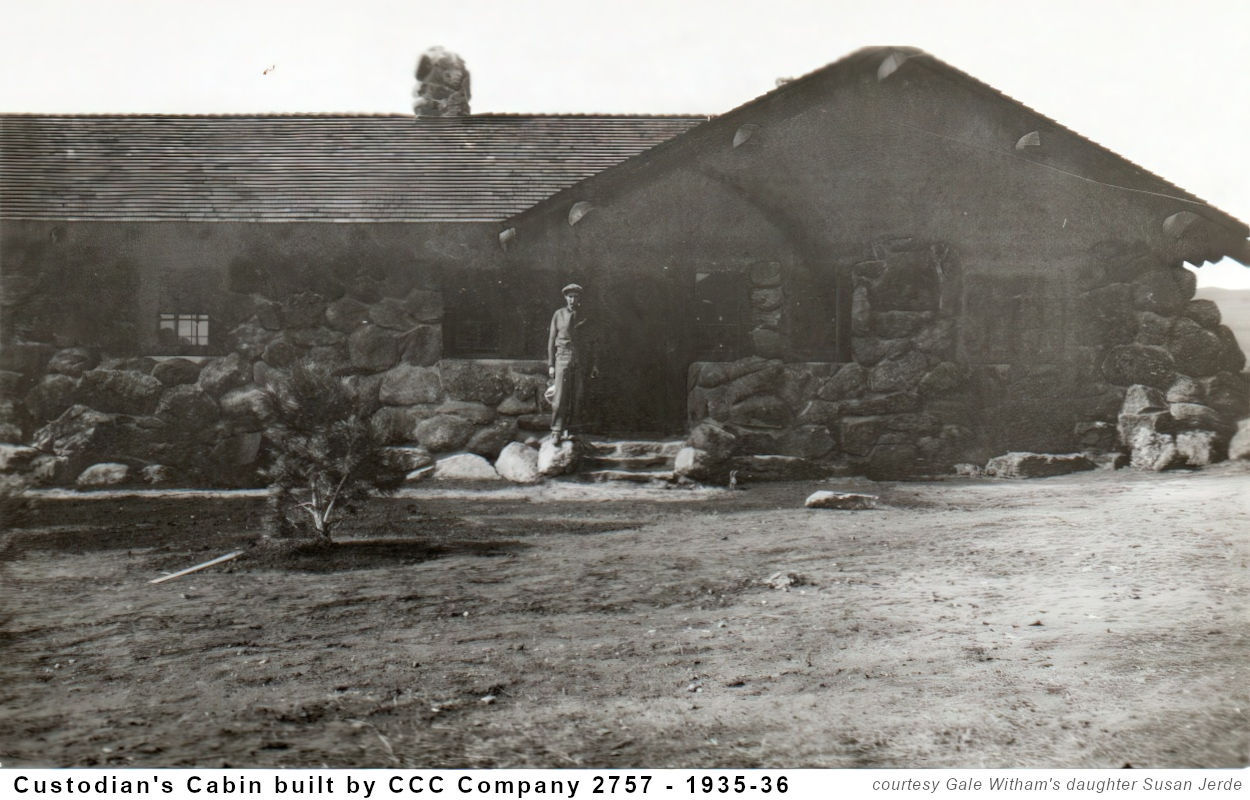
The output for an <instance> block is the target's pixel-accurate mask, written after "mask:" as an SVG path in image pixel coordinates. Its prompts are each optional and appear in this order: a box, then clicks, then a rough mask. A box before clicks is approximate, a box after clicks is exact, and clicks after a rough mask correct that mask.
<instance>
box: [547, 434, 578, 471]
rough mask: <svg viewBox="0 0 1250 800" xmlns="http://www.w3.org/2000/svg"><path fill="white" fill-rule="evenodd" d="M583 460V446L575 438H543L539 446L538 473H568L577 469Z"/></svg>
mask: <svg viewBox="0 0 1250 800" xmlns="http://www.w3.org/2000/svg"><path fill="white" fill-rule="evenodd" d="M580 462H581V448H580V447H579V446H578V445H577V442H576V441H575V440H573V439H565V440H563V441H559V442H557V441H556V440H555V438H554V437H551V436H549V437H547V438H545V439H543V442H542V445H541V446H540V447H539V448H538V473H539V474H540V475H544V476H548V477H550V476H554V475H567V474H569V473H571V472H575V471H577V466H578V464H579V463H580Z"/></svg>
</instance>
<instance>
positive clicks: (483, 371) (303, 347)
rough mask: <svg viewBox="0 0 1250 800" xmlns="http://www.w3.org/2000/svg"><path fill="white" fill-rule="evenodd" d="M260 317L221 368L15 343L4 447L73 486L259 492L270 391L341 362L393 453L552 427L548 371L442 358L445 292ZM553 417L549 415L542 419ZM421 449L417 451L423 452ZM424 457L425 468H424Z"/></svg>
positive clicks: (282, 305) (287, 306) (49, 478)
mask: <svg viewBox="0 0 1250 800" xmlns="http://www.w3.org/2000/svg"><path fill="white" fill-rule="evenodd" d="M251 303H252V308H253V310H254V313H253V314H252V315H251V316H250V317H249V318H248V319H247V320H246V321H245V322H243V323H242V324H241V325H239V326H237V327H236V328H235V329H234V330H233V331H232V332H231V334H230V341H231V346H232V350H233V352H231V353H230V354H229V355H227V356H224V357H220V358H209V359H195V358H181V357H175V358H159V359H158V358H146V357H144V358H125V359H122V358H108V357H107V356H106V355H104V354H101V353H99V352H97V351H94V350H91V349H88V348H66V349H60V350H58V349H56V348H55V347H53V346H51V345H46V344H30V343H24V344H16V345H12V346H10V347H6V348H5V351H4V353H3V356H0V361H2V363H0V367H2V368H3V369H2V370H0V392H2V393H3V395H2V396H3V399H2V400H0V440H3V441H5V442H9V443H13V444H18V443H28V444H29V445H30V446H31V447H33V448H34V451H33V452H28V451H23V452H24V453H25V455H24V456H23V459H24V460H25V461H26V462H28V463H27V464H26V466H27V467H28V468H29V469H30V470H31V471H32V472H33V473H34V474H35V476H36V477H37V478H38V479H39V480H41V481H44V482H48V483H70V482H73V481H74V480H76V479H77V478H78V477H79V475H80V474H81V473H82V472H83V470H85V469H86V468H88V467H89V466H91V465H93V464H96V463H101V462H113V463H121V464H125V465H127V466H129V467H131V470H132V479H133V478H136V477H137V475H138V473H139V472H141V471H143V470H146V471H145V472H144V475H145V477H149V478H150V479H152V480H155V479H157V476H159V479H160V480H171V479H172V480H177V481H179V482H183V483H204V482H207V483H212V484H223V485H252V484H257V483H258V482H259V480H260V479H259V477H258V475H257V472H256V470H257V468H258V466H259V464H260V462H261V461H262V459H263V453H262V450H263V438H264V430H265V419H264V403H263V402H262V395H261V392H260V387H261V386H262V385H264V384H265V383H266V381H267V378H268V377H269V376H270V375H271V374H272V373H273V372H274V371H275V370H281V369H283V368H285V367H288V366H290V365H291V364H292V363H294V362H295V361H296V360H298V359H305V358H307V359H311V360H314V361H318V362H323V363H326V364H328V365H331V366H332V367H333V368H334V369H335V370H336V371H337V372H338V373H339V374H341V375H343V376H344V377H345V378H346V379H347V380H349V381H350V382H351V383H352V385H353V386H354V387H355V389H356V391H357V392H359V393H360V394H361V396H362V397H363V398H365V401H366V403H367V404H368V406H369V407H370V408H372V409H373V416H372V420H373V424H374V427H375V430H376V431H377V433H378V435H379V437H380V438H381V439H382V440H383V441H384V442H386V443H387V444H393V445H405V446H409V448H410V450H409V452H408V454H407V456H406V457H407V458H408V459H409V460H411V459H413V458H414V454H417V455H419V454H420V453H421V452H422V451H424V453H426V454H428V455H430V456H434V455H438V454H441V453H449V452H461V451H464V452H469V453H475V454H478V455H481V456H483V457H486V458H494V457H496V456H497V455H498V454H499V452H500V451H501V450H502V449H503V448H504V446H505V445H507V444H508V443H509V442H512V441H514V440H520V441H524V440H526V439H529V438H532V437H536V436H539V435H541V433H542V432H544V431H546V430H547V429H548V427H549V422H550V418H549V411H548V409H547V407H545V405H544V403H545V401H544V400H543V398H542V393H543V390H544V389H545V387H546V365H545V364H544V363H543V362H540V361H467V360H451V359H443V358H442V357H441V356H442V321H443V305H442V296H441V294H440V293H439V292H437V291H433V290H426V289H414V290H412V291H411V292H410V293H408V294H407V295H406V296H405V297H403V298H381V299H377V300H375V301H374V302H365V301H364V300H361V299H358V298H356V297H352V296H344V297H341V298H339V299H337V300H334V301H332V302H327V301H326V299H325V298H323V297H322V296H320V295H318V294H316V293H313V292H307V291H306V292H300V293H297V294H294V295H291V296H290V297H288V298H286V299H285V300H284V301H282V302H275V301H271V300H267V299H265V298H263V297H259V296H253V297H252V298H251ZM544 411H548V413H544ZM411 448H419V450H413V449H411ZM418 460H419V459H418Z"/></svg>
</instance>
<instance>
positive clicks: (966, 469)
mask: <svg viewBox="0 0 1250 800" xmlns="http://www.w3.org/2000/svg"><path fill="white" fill-rule="evenodd" d="M952 469H953V470H954V472H955V474H956V475H958V476H959V477H961V478H980V477H982V476H983V475H984V474H985V470H984V469H983V468H982V467H981V466H980V465H979V464H956V465H955V466H954V467H952Z"/></svg>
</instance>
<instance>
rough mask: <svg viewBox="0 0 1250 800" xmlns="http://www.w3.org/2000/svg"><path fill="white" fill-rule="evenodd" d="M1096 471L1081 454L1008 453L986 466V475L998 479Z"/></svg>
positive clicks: (1042, 476)
mask: <svg viewBox="0 0 1250 800" xmlns="http://www.w3.org/2000/svg"><path fill="white" fill-rule="evenodd" d="M1091 469H1094V462H1092V461H1090V460H1089V459H1088V458H1086V457H1085V456H1084V455H1083V454H1081V453H1067V454H1062V455H1057V454H1053V453H1006V454H1004V455H1001V456H995V457H994V458H991V459H990V460H989V463H987V464H986V465H985V474H986V475H990V476H993V477H996V478H1048V477H1051V476H1054V475H1067V474H1069V473H1072V472H1081V471H1083V470H1091Z"/></svg>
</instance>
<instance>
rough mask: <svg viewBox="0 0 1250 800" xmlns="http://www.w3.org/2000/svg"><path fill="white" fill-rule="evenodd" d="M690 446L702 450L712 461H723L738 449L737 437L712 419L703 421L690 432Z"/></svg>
mask: <svg viewBox="0 0 1250 800" xmlns="http://www.w3.org/2000/svg"><path fill="white" fill-rule="evenodd" d="M689 442H690V446H691V447H693V448H695V449H698V450H702V451H704V452H706V453H707V454H708V456H709V457H710V458H712V459H714V460H724V459H727V458H729V457H730V456H732V455H733V454H734V452H735V451H736V450H737V448H738V437H737V436H736V435H734V432H733V431H731V430H730V429H729V428H728V427H726V426H725V425H723V424H722V423H720V422H717V421H716V420H712V419H705V420H703V421H702V422H700V423H699V424H698V425H696V426H695V427H694V430H692V431H690V438H689Z"/></svg>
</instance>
